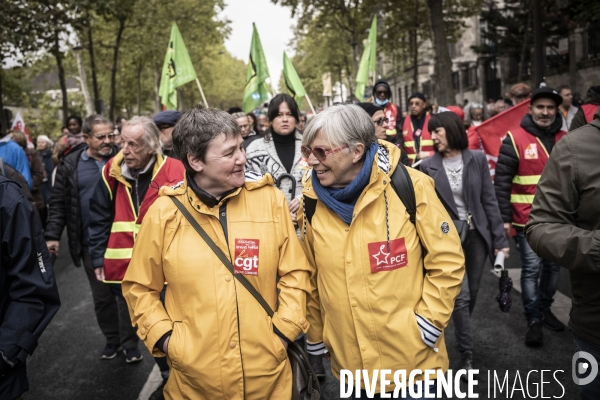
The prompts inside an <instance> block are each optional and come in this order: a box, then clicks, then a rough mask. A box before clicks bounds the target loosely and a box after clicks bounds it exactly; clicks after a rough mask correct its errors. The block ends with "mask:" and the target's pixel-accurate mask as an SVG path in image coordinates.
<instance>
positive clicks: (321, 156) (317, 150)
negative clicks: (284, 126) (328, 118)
mask: <svg viewBox="0 0 600 400" xmlns="http://www.w3.org/2000/svg"><path fill="white" fill-rule="evenodd" d="M347 147H348V145H347V144H345V145H343V146H342V147H338V148H335V149H331V150H327V149H326V148H324V147H313V148H312V149H311V148H310V147H308V146H302V147H300V152H301V153H302V155H303V156H304V158H308V157H310V155H311V154H312V155H314V156H315V158H316V159H317V160H319V161H323V160H325V159H326V158H327V156H328V155H329V154H331V153H337V152H338V151H340V150H342V149H345V148H347Z"/></svg>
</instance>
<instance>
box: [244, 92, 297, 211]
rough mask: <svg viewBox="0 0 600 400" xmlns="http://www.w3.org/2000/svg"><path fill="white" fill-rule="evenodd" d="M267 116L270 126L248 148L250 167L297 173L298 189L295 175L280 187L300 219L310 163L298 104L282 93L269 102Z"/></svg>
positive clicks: (275, 174)
mask: <svg viewBox="0 0 600 400" xmlns="http://www.w3.org/2000/svg"><path fill="white" fill-rule="evenodd" d="M267 116H268V118H269V122H270V127H269V129H267V131H266V132H265V135H264V136H263V137H262V138H259V139H257V140H254V141H253V142H252V143H250V144H249V145H248V147H247V148H246V170H247V171H249V172H256V173H258V174H260V175H264V174H266V173H270V174H271V175H273V178H274V179H275V180H277V179H278V178H279V177H281V175H283V174H290V175H291V176H292V177H293V180H294V181H295V185H296V190H295V193H292V186H293V184H292V179H291V177H288V178H282V181H281V184H280V185H279V188H280V189H281V191H282V192H283V194H284V195H285V198H286V199H287V201H288V204H289V207H290V213H291V215H292V219H293V220H294V222H296V212H297V211H298V207H299V206H300V201H299V198H300V194H301V192H302V175H303V174H304V170H305V169H306V166H307V164H306V160H304V159H303V158H302V154H301V153H300V146H301V141H302V135H301V134H300V132H298V130H297V129H296V126H297V124H298V122H299V121H300V112H299V110H298V105H297V104H296V102H295V101H294V99H293V98H292V97H290V96H289V95H287V94H278V95H277V96H275V97H274V98H273V99H272V100H271V102H270V103H269V111H268V113H267Z"/></svg>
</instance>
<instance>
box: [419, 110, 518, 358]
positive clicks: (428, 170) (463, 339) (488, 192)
mask: <svg viewBox="0 0 600 400" xmlns="http://www.w3.org/2000/svg"><path fill="white" fill-rule="evenodd" d="M427 128H428V130H429V132H431V138H432V139H433V142H434V146H435V154H434V155H433V156H431V157H429V158H427V159H425V160H423V162H422V163H421V172H423V173H425V174H427V175H429V176H431V177H432V178H433V180H434V182H435V191H436V193H437V194H438V197H439V198H440V200H441V201H442V203H443V204H444V207H445V208H446V211H448V214H450V216H451V217H452V219H453V220H463V221H467V223H468V224H469V234H468V241H467V243H463V251H464V254H465V269H466V274H465V277H464V279H463V282H462V286H461V290H460V294H459V295H458V297H457V298H456V302H455V305H454V311H453V313H452V320H453V321H454V332H455V334H456V342H457V344H458V349H459V351H460V352H461V353H462V360H461V364H460V367H459V368H458V369H467V370H468V369H473V339H472V336H471V314H472V313H473V309H474V308H475V301H476V299H477V292H478V291H479V284H480V282H481V276H482V275H483V268H484V265H485V260H486V258H489V259H490V260H492V261H493V257H494V256H495V255H496V254H498V252H503V253H504V255H505V257H508V255H509V247H508V240H507V239H506V236H505V235H504V229H503V224H502V217H501V216H500V210H499V209H498V202H497V201H496V195H495V193H494V185H493V183H492V178H491V175H490V171H489V169H488V163H487V159H486V156H485V154H484V153H483V152H482V151H478V150H477V151H472V150H468V149H467V147H468V143H469V141H468V138H467V132H466V131H465V127H464V124H463V122H462V120H461V119H460V118H459V117H458V116H457V115H456V114H455V113H453V112H442V113H439V114H434V115H433V116H432V117H431V119H430V120H429V123H428V127H427Z"/></svg>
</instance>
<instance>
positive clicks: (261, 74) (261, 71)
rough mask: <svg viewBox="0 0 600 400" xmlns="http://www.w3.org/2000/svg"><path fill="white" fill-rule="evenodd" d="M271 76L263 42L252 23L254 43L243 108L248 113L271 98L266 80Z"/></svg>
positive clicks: (251, 47) (249, 61)
mask: <svg viewBox="0 0 600 400" xmlns="http://www.w3.org/2000/svg"><path fill="white" fill-rule="evenodd" d="M268 77H269V69H268V68H267V59H266V58H265V53H263V49H262V44H261V43H260V38H259V37H258V31H257V30H256V25H254V23H252V43H251V44H250V59H249V60H248V69H247V70H246V87H245V88H244V100H243V103H242V108H243V109H244V112H246V113H248V112H250V111H252V110H254V109H255V108H256V107H258V106H259V105H260V104H261V103H262V102H264V101H266V100H267V99H268V98H269V94H268V92H269V91H268V89H267V84H266V82H265V81H266V80H267V78H268Z"/></svg>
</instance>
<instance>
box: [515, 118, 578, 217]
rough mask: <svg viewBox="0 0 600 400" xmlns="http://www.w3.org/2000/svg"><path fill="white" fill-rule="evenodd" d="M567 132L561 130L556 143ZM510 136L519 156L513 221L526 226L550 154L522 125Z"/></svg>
mask: <svg viewBox="0 0 600 400" xmlns="http://www.w3.org/2000/svg"><path fill="white" fill-rule="evenodd" d="M566 134H567V132H565V131H559V132H558V133H557V134H556V136H555V138H554V140H555V143H558V141H559V140H560V139H561V138H562V137H563V136H564V135H566ZM508 136H510V139H511V140H512V144H513V146H514V148H515V151H516V153H517V156H518V157H519V168H518V170H517V175H515V176H514V178H513V181H512V188H511V192H510V202H511V204H512V210H513V222H512V223H513V225H515V226H521V227H524V226H525V224H526V223H527V218H529V213H530V212H531V204H533V198H534V196H535V191H536V188H537V184H538V181H539V180H540V176H541V175H542V171H543V170H544V167H545V166H546V163H547V162H548V158H549V157H550V156H549V154H548V151H547V150H546V147H544V145H543V144H542V142H541V141H540V139H539V138H538V137H536V136H534V135H532V134H531V133H529V132H527V131H526V130H525V129H523V128H521V127H519V128H517V129H515V130H513V131H512V132H508Z"/></svg>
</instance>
